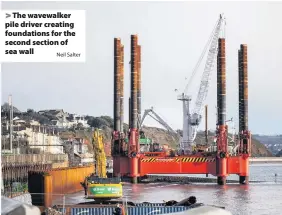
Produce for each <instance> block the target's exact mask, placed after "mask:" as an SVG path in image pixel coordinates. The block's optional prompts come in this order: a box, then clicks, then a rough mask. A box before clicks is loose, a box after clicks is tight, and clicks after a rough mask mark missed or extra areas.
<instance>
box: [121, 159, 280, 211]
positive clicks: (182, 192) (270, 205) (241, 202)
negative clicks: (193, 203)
mask: <svg viewBox="0 0 282 215" xmlns="http://www.w3.org/2000/svg"><path fill="white" fill-rule="evenodd" d="M275 173H276V174H277V177H275ZM237 177H238V176H237ZM230 178H232V179H236V176H232V177H230ZM250 180H251V181H263V182H261V183H251V184H249V185H238V184H228V185H226V186H217V185H214V184H192V185H177V184H167V183H157V184H137V185H130V184H127V185H125V186H124V194H125V195H126V196H127V198H128V199H129V200H130V201H136V202H143V201H151V202H161V201H162V200H181V199H183V198H186V197H188V196H191V195H194V196H196V197H197V199H198V202H202V203H205V204H210V205H218V206H225V207H226V209H228V210H229V211H231V212H232V213H233V214H234V215H249V214H254V215H272V214H282V164H255V165H252V166H251V167H250Z"/></svg>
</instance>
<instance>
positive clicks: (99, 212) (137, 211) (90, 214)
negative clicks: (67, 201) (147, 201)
mask: <svg viewBox="0 0 282 215" xmlns="http://www.w3.org/2000/svg"><path fill="white" fill-rule="evenodd" d="M114 209H115V207H101V208H94V207H91V208H72V209H71V215H113V211H114ZM189 209H190V207H184V206H167V207H162V206H161V207H154V206H145V207H141V206H140V207H128V209H127V212H128V213H127V214H128V215H146V214H166V213H175V212H180V211H185V210H189Z"/></svg>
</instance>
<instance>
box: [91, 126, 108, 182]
mask: <svg viewBox="0 0 282 215" xmlns="http://www.w3.org/2000/svg"><path fill="white" fill-rule="evenodd" d="M92 144H93V150H94V160H95V161H94V162H95V172H96V175H97V176H98V177H99V178H107V168H106V153H105V149H104V143H103V134H100V132H99V129H97V128H95V129H94V132H93V139H92Z"/></svg>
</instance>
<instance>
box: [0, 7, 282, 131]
mask: <svg viewBox="0 0 282 215" xmlns="http://www.w3.org/2000/svg"><path fill="white" fill-rule="evenodd" d="M2 9H41V10H44V9H86V11H87V14H86V19H87V20H86V39H87V40H86V47H87V49H86V52H87V53H86V55H87V61H86V63H84V64H83V63H77V64H74V63H22V64H20V63H9V64H3V65H2V103H3V102H5V101H7V99H8V95H9V94H12V95H13V102H14V105H15V106H16V107H18V108H19V109H20V110H22V111H24V110H26V109H27V108H33V109H35V110H41V109H51V108H62V109H64V110H65V111H67V112H71V113H73V112H74V113H78V114H89V115H94V116H100V115H110V116H112V115H113V39H114V37H120V38H121V40H122V43H123V44H124V45H125V73H126V74H125V76H126V77H125V97H126V98H128V96H129V65H128V62H129V57H130V50H129V48H130V35H131V34H138V36H139V44H140V45H141V46H142V109H143V110H144V109H146V108H150V107H151V106H154V108H155V111H156V112H157V113H159V114H160V115H161V116H162V117H163V118H164V119H165V120H166V121H167V123H168V124H170V125H171V126H172V127H173V128H175V129H177V128H182V104H181V102H180V101H177V99H176V97H177V95H178V93H176V92H175V89H179V92H181V91H182V90H183V89H184V88H185V85H186V84H187V82H188V79H189V78H190V76H191V73H192V70H193V68H194V66H195V65H196V63H197V61H198V59H199V57H200V55H201V52H202V50H203V48H204V46H205V44H206V42H207V40H208V38H209V35H210V34H211V32H212V29H213V27H214V25H215V23H216V21H217V19H218V16H219V14H220V13H224V14H225V16H226V55H227V66H226V68H227V118H231V117H233V118H234V119H235V121H236V127H237V128H238V126H237V124H238V75H237V74H238V69H237V64H238V63H237V61H238V58H237V53H238V49H239V47H240V44H242V43H244V44H247V45H248V51H249V52H248V58H249V66H248V67H249V127H250V130H251V131H252V133H260V134H278V133H282V125H281V122H282V114H281V110H282V99H281V94H282V75H281V72H282V40H281V38H282V27H281V26H282V25H281V20H282V13H281V11H282V2H271V3H267V2H233V3H231V2H206V3H205V2H197V3H196V2H163V3H161V2H138V3H137V2H79V3H76V2H70V3H67V2H62V3H58V2H3V4H2ZM205 60H206V58H205V59H204V61H205ZM204 61H203V62H202V65H204V63H205V62H204ZM202 72H203V66H202V67H200V70H199V71H198V73H197V74H198V75H197V77H196V78H195V79H194V82H193V85H191V86H190V88H189V89H191V94H192V96H193V98H194V100H193V101H192V106H194V102H195V97H196V92H197V90H198V87H199V83H200V76H201V74H202ZM212 77H213V78H212V82H211V85H210V89H209V94H208V98H207V101H206V103H207V104H208V105H209V123H208V124H209V127H210V128H211V129H214V128H215V124H216V115H215V105H216V71H215V70H214V71H213V76H212ZM185 78H187V80H185ZM127 103H128V102H127V101H126V103H125V108H126V113H125V118H126V119H125V120H126V121H127V119H128V117H127V116H128V114H127V111H128V105H127ZM145 124H148V125H157V124H156V123H155V122H154V121H153V120H149V119H147V120H146V121H145ZM203 124H204V123H202V126H201V127H202V128H203Z"/></svg>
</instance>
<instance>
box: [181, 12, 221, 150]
mask: <svg viewBox="0 0 282 215" xmlns="http://www.w3.org/2000/svg"><path fill="white" fill-rule="evenodd" d="M223 21H224V18H223V17H222V15H220V18H219V20H218V21H217V23H216V26H215V28H214V29H213V32H212V34H211V36H210V38H209V41H208V43H207V44H206V46H205V48H204V51H203V53H202V54H201V56H200V59H199V61H198V62H197V64H196V67H195V69H194V71H193V73H192V76H191V78H190V80H189V82H188V84H187V86H186V88H185V91H184V93H183V94H182V98H178V99H179V100H181V101H183V104H184V105H183V113H184V114H183V138H182V144H181V145H182V149H184V150H188V151H189V149H187V148H190V147H191V144H192V143H193V142H194V140H195V138H196V135H197V129H198V126H199V125H200V123H201V119H202V116H201V115H202V111H203V107H204V102H205V100H206V97H207V94H208V89H209V84H210V79H211V71H212V70H213V67H214V64H215V59H216V53H217V46H218V39H219V37H220V32H221V30H222V23H223ZM208 47H209V49H208V54H207V60H206V63H205V67H204V72H203V74H202V78H201V83H200V87H199V91H198V94H197V98H196V102H195V106H194V109H193V112H192V113H191V114H190V110H189V109H190V105H189V102H190V100H191V99H184V97H185V96H187V89H188V87H189V85H190V82H191V80H192V79H193V77H194V75H195V73H196V70H197V69H198V67H199V65H200V63H201V61H202V59H203V57H204V54H205V52H206V51H207V48H208Z"/></svg>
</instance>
